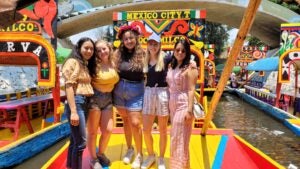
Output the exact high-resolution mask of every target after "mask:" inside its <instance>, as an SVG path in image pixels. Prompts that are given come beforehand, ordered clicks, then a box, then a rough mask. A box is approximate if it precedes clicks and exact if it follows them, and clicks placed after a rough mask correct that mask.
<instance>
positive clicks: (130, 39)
mask: <svg viewBox="0 0 300 169" xmlns="http://www.w3.org/2000/svg"><path fill="white" fill-rule="evenodd" d="M138 37H139V30H138V28H137V27H134V26H127V25H125V26H122V27H121V28H120V30H119V33H118V38H119V39H120V40H121V44H120V46H119V48H118V49H117V50H116V51H115V53H114V56H115V58H116V60H117V68H118V72H119V77H120V81H119V82H118V83H117V85H116V87H115V89H114V92H113V102H114V105H115V107H116V108H117V111H118V113H119V114H120V116H121V117H122V120H123V127H124V133H125V138H126V144H127V148H128V149H127V152H126V153H125V155H124V157H123V162H124V163H125V164H129V163H130V162H131V161H132V158H133V156H134V148H133V146H132V136H133V138H134V142H135V147H136V151H137V154H136V156H135V159H134V161H133V163H132V164H131V167H132V168H140V167H141V164H142V161H143V155H142V127H141V123H142V121H141V118H142V115H141V111H142V108H143V97H144V73H143V59H142V58H143V55H144V52H143V50H140V49H141V47H140V45H139V42H138ZM138 51H139V52H138Z"/></svg>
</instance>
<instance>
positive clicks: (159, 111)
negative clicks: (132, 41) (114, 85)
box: [142, 32, 171, 169]
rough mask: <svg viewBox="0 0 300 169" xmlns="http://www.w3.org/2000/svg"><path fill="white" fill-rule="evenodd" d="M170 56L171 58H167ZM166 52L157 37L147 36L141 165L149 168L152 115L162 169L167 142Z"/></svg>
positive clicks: (161, 167)
mask: <svg viewBox="0 0 300 169" xmlns="http://www.w3.org/2000/svg"><path fill="white" fill-rule="evenodd" d="M169 58H171V57H169ZM167 60H171V59H167V58H166V57H165V53H164V52H163V51H161V44H160V37H159V36H158V35H157V34H155V33H154V32H153V33H152V35H151V36H150V37H149V38H148V42H147V52H146V59H145V64H144V72H145V74H146V77H147V81H146V88H145V94H144V104H143V130H144V139H145V143H146V147H147V151H148V155H149V156H148V158H147V159H146V160H144V162H143V164H142V168H149V167H150V166H151V165H152V164H153V163H154V162H155V160H156V157H155V153H154V151H153V138H152V134H151V130H152V125H153V122H154V119H155V117H156V116H157V117H158V125H159V133H160V141H159V148H160V150H159V153H160V154H159V158H158V162H157V164H158V168H159V169H165V168H166V166H165V162H164V155H165V151H166V145H167V125H168V118H169V108H168V100H169V94H168V89H167V82H166V75H167V67H166V65H167V64H168V63H166V62H167Z"/></svg>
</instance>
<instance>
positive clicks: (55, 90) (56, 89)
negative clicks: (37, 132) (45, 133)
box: [52, 67, 60, 123]
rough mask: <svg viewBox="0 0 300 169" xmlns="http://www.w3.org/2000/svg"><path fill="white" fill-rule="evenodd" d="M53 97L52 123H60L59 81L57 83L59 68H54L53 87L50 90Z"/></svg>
mask: <svg viewBox="0 0 300 169" xmlns="http://www.w3.org/2000/svg"><path fill="white" fill-rule="evenodd" d="M52 95H53V107H54V108H53V115H54V123H57V122H59V121H60V114H59V113H58V107H59V106H60V81H59V68H58V67H56V73H55V86H54V88H52Z"/></svg>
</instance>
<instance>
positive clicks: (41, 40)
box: [0, 0, 57, 87]
mask: <svg viewBox="0 0 300 169" xmlns="http://www.w3.org/2000/svg"><path fill="white" fill-rule="evenodd" d="M32 6H33V9H31V8H30V7H27V8H24V9H21V10H20V11H18V12H19V13H21V14H23V16H24V18H23V20H21V21H16V22H15V23H13V24H12V25H10V26H9V27H7V28H4V29H1V30H0V58H1V59H0V64H3V65H37V68H38V75H37V76H38V85H39V86H45V87H54V86H55V72H56V57H55V50H54V48H55V46H56V34H55V32H56V31H55V29H56V22H55V16H56V13H57V6H56V1H55V0H49V1H43V0H40V1H37V2H35V3H34V4H33V5H32ZM1 22H3V21H1ZM40 23H43V24H42V25H41V24H40ZM42 31H44V32H45V33H46V34H44V35H42ZM47 39H48V40H47ZM50 41H51V42H53V45H51V42H50Z"/></svg>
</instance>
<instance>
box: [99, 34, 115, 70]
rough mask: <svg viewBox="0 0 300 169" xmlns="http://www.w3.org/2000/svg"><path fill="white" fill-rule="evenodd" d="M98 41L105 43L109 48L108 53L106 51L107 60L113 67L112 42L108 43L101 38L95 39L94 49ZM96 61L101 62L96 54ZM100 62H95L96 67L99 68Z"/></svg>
mask: <svg viewBox="0 0 300 169" xmlns="http://www.w3.org/2000/svg"><path fill="white" fill-rule="evenodd" d="M99 43H103V44H105V45H106V46H107V47H108V49H109V53H108V62H109V64H110V65H111V66H112V67H113V68H116V59H115V58H114V55H113V52H114V51H113V48H112V44H111V43H109V42H107V41H106V40H102V39H100V40H97V41H96V42H95V46H96V49H95V51H97V44H99ZM97 53H98V52H97ZM96 62H97V63H99V62H101V60H100V58H99V56H98V55H97V54H96ZM100 66H101V65H100V64H96V67H97V68H96V69H99V68H100Z"/></svg>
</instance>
